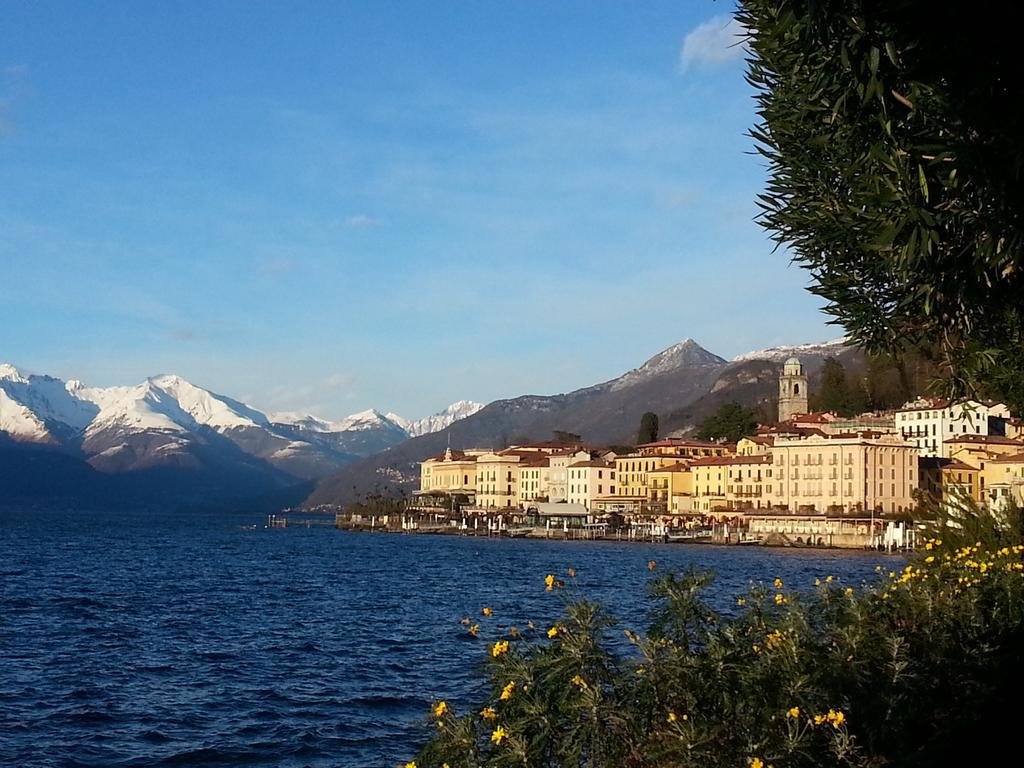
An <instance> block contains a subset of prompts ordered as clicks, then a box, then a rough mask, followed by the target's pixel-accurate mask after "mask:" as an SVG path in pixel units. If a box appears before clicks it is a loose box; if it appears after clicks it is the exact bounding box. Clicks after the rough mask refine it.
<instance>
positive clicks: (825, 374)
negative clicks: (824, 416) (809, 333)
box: [811, 357, 869, 416]
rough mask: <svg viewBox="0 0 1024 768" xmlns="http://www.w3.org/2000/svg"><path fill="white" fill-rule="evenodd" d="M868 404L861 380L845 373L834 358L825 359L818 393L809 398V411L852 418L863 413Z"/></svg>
mask: <svg viewBox="0 0 1024 768" xmlns="http://www.w3.org/2000/svg"><path fill="white" fill-rule="evenodd" d="M868 403H869V398H868V393H867V390H866V389H865V385H864V382H863V381H862V380H861V378H860V377H858V376H857V375H855V374H853V373H847V371H846V368H844V367H843V364H842V363H840V362H839V361H838V360H836V359H835V358H834V357H828V358H825V363H824V365H823V366H822V368H821V378H820V382H819V384H818V392H817V393H816V394H815V395H814V396H812V398H811V410H814V411H831V412H832V413H837V414H839V415H840V416H854V415H856V414H859V413H864V411H866V410H867V409H868Z"/></svg>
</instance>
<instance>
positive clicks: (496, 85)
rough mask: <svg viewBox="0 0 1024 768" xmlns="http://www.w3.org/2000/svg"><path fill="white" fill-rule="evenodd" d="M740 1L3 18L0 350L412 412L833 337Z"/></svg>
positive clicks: (282, 404)
mask: <svg viewBox="0 0 1024 768" xmlns="http://www.w3.org/2000/svg"><path fill="white" fill-rule="evenodd" d="M731 8H732V6H731V4H729V3H723V2H687V3H679V2H648V3H642V4H633V3H628V4H627V3H619V2H595V0H587V1H586V2H583V1H580V2H558V3H552V2H550V1H547V2H516V3H507V2H497V1H494V2H486V1H482V0H475V1H473V2H445V3H429V2H418V1H413V0H409V1H408V2H402V3H392V2H379V1H375V2H360V3H355V2H351V3H343V2H322V3H321V2H295V3H287V4H285V3H271V2H217V3H199V2H194V3H192V2H176V3H159V4H158V3H123V2H119V3H100V2H95V3H67V2H54V3H49V2H28V1H27V0H12V2H8V3H5V4H4V5H3V7H2V8H0V26H2V27H3V29H4V30H5V34H4V35H3V37H2V39H0V190H2V191H0V360H8V361H10V362H12V363H14V364H15V365H17V366H19V367H22V368H25V369H27V370H33V371H38V372H45V373H51V374H54V375H58V376H62V377H75V378H81V379H83V380H85V381H86V382H88V383H90V384H94V385H101V386H102V385H110V384H118V383H122V384H123V383H133V382H137V381H141V380H142V379H143V378H144V377H145V376H147V375H153V374H156V373H161V372H174V373H179V374H181V375H183V376H185V377H187V378H189V379H190V380H192V381H194V382H195V383H197V384H200V385H202V386H206V387H208V388H211V389H214V390H215V391H220V392H224V393H227V394H231V395H233V396H236V397H243V398H245V399H247V400H248V401H250V402H251V403H252V404H253V405H255V406H257V407H260V408H263V409H267V410H313V411H314V412H316V413H318V414H319V415H322V416H325V417H329V418H340V417H341V416H344V415H345V414H348V413H351V412H354V411H358V410H362V409H364V408H369V407H376V408H378V409H380V410H393V411H396V412H398V413H401V414H403V415H406V416H409V417H418V416H422V415H426V414H427V413H430V412H433V411H435V410H438V409H440V408H441V407H443V406H445V405H446V404H447V403H449V402H451V401H452V400H456V399H461V398H470V399H475V400H480V401H484V402H487V401H490V400H493V399H496V398H500V397H510V396H515V395H518V394H524V393H527V392H533V393H552V392H560V391H566V390H569V389H574V388H576V387H579V386H586V385H589V384H592V383H596V382H597V381H601V380H605V379H608V378H612V377H614V376H616V375H618V374H620V373H622V372H623V371H625V370H628V369H629V368H632V367H635V366H637V365H639V364H640V363H642V362H643V361H644V360H645V359H646V358H647V357H649V356H650V355H653V354H655V353H656V352H658V351H659V350H661V349H663V348H665V347H667V346H669V345H671V344H673V343H675V342H677V341H679V340H680V339H682V338H684V337H687V336H690V337H693V338H695V339H696V340H697V341H699V342H700V343H701V344H703V345H704V346H705V347H707V348H708V349H710V350H712V351H714V352H717V353H718V354H721V355H723V356H727V357H728V356H732V355H735V354H739V353H741V352H745V351H748V350H750V349H756V348H759V347H764V346H769V345H772V344H777V343H790V342H792V343H799V342H806V341H816V340H821V339H828V338H834V337H836V336H838V335H840V334H839V332H838V331H837V329H835V328H833V327H831V326H827V325H826V322H825V321H826V318H825V317H824V316H823V315H822V314H820V312H819V311H818V309H817V307H818V306H819V301H818V300H817V299H815V298H814V297H813V296H811V295H809V294H808V293H807V292H806V291H805V290H803V288H804V286H805V285H806V284H807V275H806V274H805V273H804V272H803V271H802V270H800V269H798V268H796V267H793V266H790V265H789V261H788V257H787V256H786V255H785V254H783V253H773V251H772V244H771V243H770V241H769V240H768V238H767V237H766V235H765V234H764V232H763V231H762V230H761V229H760V228H759V227H758V226H757V225H756V224H755V223H754V222H753V217H754V215H755V213H756V207H755V204H754V197H755V195H756V194H757V192H758V191H759V190H760V188H761V186H762V184H763V180H764V169H763V164H762V162H761V161H760V160H759V159H758V158H757V157H756V156H754V155H752V153H751V151H752V144H751V142H750V140H749V139H748V138H747V137H746V135H745V132H746V130H747V129H748V128H749V127H750V125H751V124H752V123H753V121H754V104H753V99H752V93H751V90H750V88H749V87H748V86H747V85H746V84H745V83H744V81H743V69H744V65H743V61H742V51H741V49H740V48H739V47H736V46H734V45H732V46H731V45H730V41H731V39H732V36H733V32H734V25H731V26H729V25H728V22H729V17H728V14H729V12H730V10H731Z"/></svg>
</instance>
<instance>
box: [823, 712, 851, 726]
mask: <svg viewBox="0 0 1024 768" xmlns="http://www.w3.org/2000/svg"><path fill="white" fill-rule="evenodd" d="M825 719H826V720H828V721H829V722H830V723H831V724H832V727H833V728H838V727H839V726H841V725H842V724H843V723H845V722H846V715H844V714H843V713H842V712H837V711H836V710H834V709H830V710H829V711H828V714H827V715H826V716H825Z"/></svg>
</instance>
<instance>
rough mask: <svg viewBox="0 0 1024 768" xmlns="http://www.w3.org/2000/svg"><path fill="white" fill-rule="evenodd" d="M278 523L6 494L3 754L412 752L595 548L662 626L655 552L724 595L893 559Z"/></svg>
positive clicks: (218, 759) (621, 593) (34, 757)
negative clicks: (652, 606) (437, 708)
mask: <svg viewBox="0 0 1024 768" xmlns="http://www.w3.org/2000/svg"><path fill="white" fill-rule="evenodd" d="M251 523H258V524H260V527H259V529H258V530H254V531H248V530H243V529H242V526H243V525H244V524H251ZM262 523H263V520H262V519H259V518H255V517H250V518H246V517H245V516H237V515H236V516H215V515H208V516H199V515H189V516H174V515H154V514H152V513H149V514H144V515H137V514H136V515H133V514H127V513H120V514H115V513H88V514H86V513H73V512H66V511H65V512H58V511H43V512H40V511H34V512H21V511H18V512H12V511H0V765H3V766H26V767H27V766H104V768H106V767H113V766H171V765H181V766H289V767H290V766H318V767H319V766H344V767H345V768H348V767H350V766H351V767H353V768H362V767H363V766H367V767H369V766H377V767H380V766H393V765H396V764H398V763H399V762H400V761H401V762H404V761H405V760H407V759H409V758H410V757H411V756H412V755H413V753H414V752H415V751H416V749H417V747H418V745H420V744H421V743H422V741H423V740H424V739H425V738H426V736H427V734H428V733H429V731H428V729H427V728H426V726H425V717H426V715H427V712H428V707H429V705H430V702H431V700H432V697H442V698H446V699H448V700H450V701H452V702H455V703H458V702H467V703H468V702H473V701H476V700H477V696H476V695H475V694H478V693H479V691H478V689H477V687H476V686H477V685H478V682H477V679H476V677H475V676H474V674H473V671H474V668H475V666H476V664H477V663H478V662H479V661H480V660H481V659H482V658H483V657H484V654H485V653H486V644H487V639H488V638H493V637H494V636H495V635H496V634H497V633H498V632H499V631H500V630H501V629H503V628H507V627H508V626H509V625H510V624H515V625H518V626H525V624H526V621H527V620H528V619H532V620H534V621H535V622H536V623H537V624H538V625H540V624H542V623H547V622H550V621H551V620H552V619H553V618H554V617H556V616H557V615H558V613H559V609H560V606H561V601H562V600H563V599H564V597H565V593H564V592H556V593H552V594H548V593H545V592H544V585H543V578H544V575H545V574H547V573H559V574H564V573H565V571H566V569H567V568H570V567H572V568H575V569H576V571H577V579H576V581H577V585H578V589H579V591H580V592H582V593H583V594H585V595H587V596H588V597H591V598H595V599H597V600H599V601H600V602H602V603H603V604H604V605H606V606H607V607H608V608H610V609H611V611H612V613H614V614H615V615H617V616H618V617H619V618H620V619H622V623H623V624H624V625H626V626H630V627H634V628H638V629H642V628H644V627H645V626H646V619H645V612H646V609H647V606H646V604H645V600H644V597H643V587H644V584H645V582H646V581H647V580H648V578H649V577H650V573H649V571H648V569H647V562H648V560H651V559H654V560H656V561H657V562H658V567H659V570H660V569H662V568H667V567H672V566H675V567H688V566H689V565H690V564H695V565H696V566H697V567H698V568H700V569H712V570H714V571H715V572H716V573H717V575H718V580H717V581H716V584H715V586H714V587H713V588H712V592H711V599H712V602H713V603H715V604H716V605H717V607H719V608H721V609H728V607H729V606H731V605H732V604H733V600H734V598H735V596H736V595H738V594H739V593H742V592H744V591H745V590H746V589H747V587H748V585H749V583H750V582H751V581H752V580H771V579H773V578H774V577H776V576H779V577H781V578H782V579H784V580H785V581H786V583H787V586H790V585H792V586H794V587H810V585H811V584H812V583H813V581H814V579H815V578H816V577H824V576H826V575H828V574H833V575H835V576H836V577H837V578H840V579H842V580H844V581H846V582H847V583H852V584H856V583H859V582H860V581H861V580H864V579H871V578H873V577H874V567H875V565H876V564H878V563H880V562H885V563H888V562H891V561H889V560H887V558H886V556H884V555H877V554H867V553H844V552H835V551H808V550H772V549H761V548H756V547H713V546H702V545H681V544H667V545H665V544H628V543H623V544H617V543H616V544H613V543H600V542H546V541H524V540H488V539H473V538H458V537H434V536H401V535H393V534H358V533H346V532H342V531H337V530H334V529H333V528H329V527H312V528H309V529H306V528H294V527H293V528H289V529H286V530H267V529H264V528H263V527H262ZM485 605H486V606H489V607H490V608H492V609H493V610H494V616H493V617H491V618H489V619H488V618H484V617H482V616H481V615H480V609H481V607H483V606H485ZM463 616H469V617H473V618H474V620H476V621H479V623H480V624H481V627H482V629H481V632H480V639H473V638H471V637H470V636H469V635H468V634H467V633H466V631H465V629H464V627H462V626H461V625H460V624H459V620H460V619H461V618H462V617H463Z"/></svg>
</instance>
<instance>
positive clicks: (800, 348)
mask: <svg viewBox="0 0 1024 768" xmlns="http://www.w3.org/2000/svg"><path fill="white" fill-rule="evenodd" d="M849 344H850V342H849V340H848V339H847V338H846V337H845V336H844V337H842V338H840V339H832V341H820V342H816V343H811V344H796V345H793V346H780V347H768V348H767V349H759V350H755V351H754V352H744V353H743V354H742V355H737V356H736V357H734V358H733V359H732V362H734V363H742V362H745V361H747V360H771V361H772V362H775V363H782V362H785V361H786V360H788V359H789V358H791V357H797V358H799V357H830V356H832V355H838V354H839V353H840V352H842V351H843V349H844V348H845V347H847V346H849Z"/></svg>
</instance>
